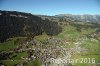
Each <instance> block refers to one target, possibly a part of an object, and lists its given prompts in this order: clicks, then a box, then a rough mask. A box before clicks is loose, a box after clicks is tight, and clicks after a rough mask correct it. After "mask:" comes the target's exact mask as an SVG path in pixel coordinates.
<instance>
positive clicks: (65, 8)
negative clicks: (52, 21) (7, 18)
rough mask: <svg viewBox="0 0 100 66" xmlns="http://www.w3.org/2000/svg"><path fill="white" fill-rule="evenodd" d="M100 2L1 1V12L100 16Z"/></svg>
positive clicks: (54, 0) (85, 0)
mask: <svg viewBox="0 0 100 66" xmlns="http://www.w3.org/2000/svg"><path fill="white" fill-rule="evenodd" d="M99 4H100V0H0V10H9V11H21V12H28V13H32V14H43V15H56V14H100V5H99Z"/></svg>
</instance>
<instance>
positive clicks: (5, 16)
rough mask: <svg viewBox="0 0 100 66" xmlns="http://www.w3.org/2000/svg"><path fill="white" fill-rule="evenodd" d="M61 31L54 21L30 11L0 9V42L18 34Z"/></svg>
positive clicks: (52, 33) (56, 32) (55, 32)
mask: <svg viewBox="0 0 100 66" xmlns="http://www.w3.org/2000/svg"><path fill="white" fill-rule="evenodd" d="M61 31H62V29H61V27H60V26H58V25H57V24H56V23H54V22H52V21H49V20H48V19H47V20H42V19H41V18H39V17H38V16H35V15H32V14H30V13H23V12H16V11H0V42H3V41H4V40H6V39H7V38H11V37H18V36H33V37H34V36H36V35H40V34H42V33H43V32H45V33H46V34H48V35H56V34H58V33H60V32H61Z"/></svg>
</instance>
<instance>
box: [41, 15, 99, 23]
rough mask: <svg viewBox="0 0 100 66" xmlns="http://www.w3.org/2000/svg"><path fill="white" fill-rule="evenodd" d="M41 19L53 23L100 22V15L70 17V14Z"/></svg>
mask: <svg viewBox="0 0 100 66" xmlns="http://www.w3.org/2000/svg"><path fill="white" fill-rule="evenodd" d="M40 17H42V18H43V19H45V18H47V19H49V20H54V21H57V20H58V21H81V22H100V15H88V14H85V15H72V14H59V15H55V16H44V15H41V16H40Z"/></svg>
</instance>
